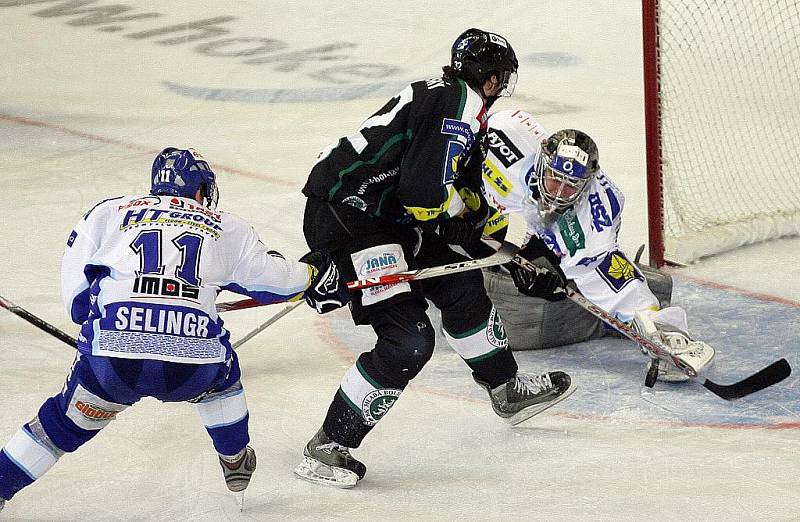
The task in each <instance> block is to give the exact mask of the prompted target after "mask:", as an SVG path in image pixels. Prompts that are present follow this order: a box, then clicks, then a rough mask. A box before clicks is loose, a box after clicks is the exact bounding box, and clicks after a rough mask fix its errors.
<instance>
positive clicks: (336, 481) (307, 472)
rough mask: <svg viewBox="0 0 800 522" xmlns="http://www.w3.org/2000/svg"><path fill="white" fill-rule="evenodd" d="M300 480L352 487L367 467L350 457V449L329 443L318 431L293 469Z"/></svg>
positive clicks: (362, 476) (322, 432)
mask: <svg viewBox="0 0 800 522" xmlns="http://www.w3.org/2000/svg"><path fill="white" fill-rule="evenodd" d="M294 473H295V475H297V476H298V477H300V478H303V479H306V480H309V481H311V482H316V483H317V484H325V485H327V486H334V487H337V488H352V487H353V486H355V485H356V483H357V482H358V481H359V480H361V479H362V478H364V475H365V474H366V473H367V467H366V466H365V465H364V464H362V463H361V462H359V461H358V460H356V459H355V458H353V456H352V455H350V448H347V447H345V446H342V445H341V444H338V443H336V442H334V441H332V440H331V439H330V438H328V436H327V435H326V434H325V432H324V431H322V429H321V428H320V430H319V431H318V432H317V434H316V435H314V437H313V438H312V439H311V440H310V441H308V444H306V447H305V449H304V450H303V461H302V462H301V463H300V465H299V466H297V468H295V470H294Z"/></svg>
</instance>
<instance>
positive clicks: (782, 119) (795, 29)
mask: <svg viewBox="0 0 800 522" xmlns="http://www.w3.org/2000/svg"><path fill="white" fill-rule="evenodd" d="M642 20H643V23H642V26H643V65H644V101H645V132H646V147H647V151H646V152H647V194H648V217H649V245H650V262H651V264H653V265H655V266H661V265H663V264H664V263H665V262H674V263H679V264H685V263H690V262H692V261H694V260H696V259H699V258H701V257H704V256H707V255H712V254H716V253H720V252H724V251H726V250H730V249H733V248H737V247H740V246H743V245H746V244H750V243H755V242H758V241H764V240H767V239H774V238H778V237H783V236H789V235H800V159H799V158H798V157H799V156H800V5H799V3H798V2H797V1H796V0H642Z"/></svg>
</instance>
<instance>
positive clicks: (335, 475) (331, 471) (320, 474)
mask: <svg viewBox="0 0 800 522" xmlns="http://www.w3.org/2000/svg"><path fill="white" fill-rule="evenodd" d="M294 474H295V475H297V476H298V477H300V478H301V479H304V480H308V481H310V482H314V483H316V484H324V485H325V486H333V487H335V488H344V489H349V488H352V487H353V486H355V485H356V482H358V475H356V474H355V473H353V472H352V471H350V470H349V469H344V468H337V467H336V466H328V465H327V464H323V463H322V462H320V461H318V460H317V459H315V458H313V457H309V456H304V457H303V461H302V462H301V463H300V465H299V466H297V467H296V468H295V470H294Z"/></svg>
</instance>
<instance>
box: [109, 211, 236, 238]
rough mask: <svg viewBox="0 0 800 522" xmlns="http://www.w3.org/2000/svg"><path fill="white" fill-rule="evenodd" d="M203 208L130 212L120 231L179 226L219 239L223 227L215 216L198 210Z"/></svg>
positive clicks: (123, 220) (124, 219)
mask: <svg viewBox="0 0 800 522" xmlns="http://www.w3.org/2000/svg"><path fill="white" fill-rule="evenodd" d="M201 208H203V207H195V208H194V209H184V210H188V212H187V211H184V210H181V211H178V210H168V209H164V208H143V209H141V210H128V211H126V212H125V215H124V216H123V217H122V223H121V224H120V226H119V229H120V231H125V230H128V229H129V228H133V227H136V226H140V225H152V224H162V225H178V226H185V227H192V228H195V229H198V230H200V231H202V232H205V233H207V234H210V235H212V236H213V237H215V238H218V237H219V233H220V231H222V227H221V226H220V225H219V224H218V222H219V219H218V218H217V217H214V216H209V215H207V214H206V213H205V212H202V211H198V210H197V209H201ZM205 210H208V209H205ZM209 212H210V211H209Z"/></svg>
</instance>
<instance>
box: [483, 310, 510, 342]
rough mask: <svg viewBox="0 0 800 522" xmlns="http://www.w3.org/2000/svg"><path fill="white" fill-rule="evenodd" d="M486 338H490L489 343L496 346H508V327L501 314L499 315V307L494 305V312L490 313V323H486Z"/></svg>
mask: <svg viewBox="0 0 800 522" xmlns="http://www.w3.org/2000/svg"><path fill="white" fill-rule="evenodd" d="M486 338H487V339H488V340H489V344H491V345H492V346H494V347H495V348H499V349H505V348H506V347H507V346H508V337H507V336H506V329H505V327H504V326H503V321H502V320H501V319H500V316H499V315H497V309H496V308H494V307H492V312H491V313H490V314H489V323H488V324H487V325H486Z"/></svg>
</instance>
